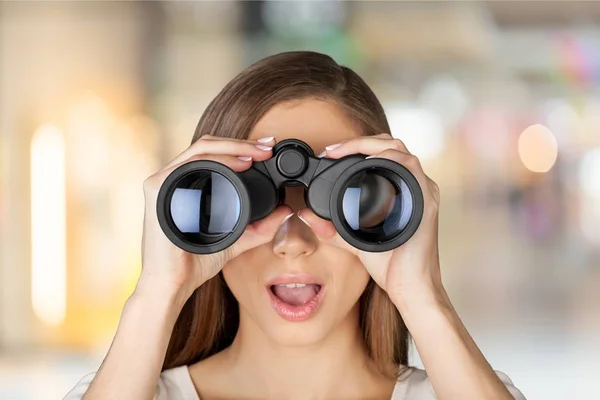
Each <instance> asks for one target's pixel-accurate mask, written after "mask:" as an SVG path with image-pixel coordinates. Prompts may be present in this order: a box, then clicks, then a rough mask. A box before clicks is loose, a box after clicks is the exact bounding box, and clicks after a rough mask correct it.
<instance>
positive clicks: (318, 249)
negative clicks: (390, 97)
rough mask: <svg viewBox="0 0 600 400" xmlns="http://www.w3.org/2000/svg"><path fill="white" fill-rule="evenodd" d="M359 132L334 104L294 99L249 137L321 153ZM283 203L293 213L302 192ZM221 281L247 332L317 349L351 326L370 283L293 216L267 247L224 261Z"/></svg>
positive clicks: (290, 193)
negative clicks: (292, 142) (301, 144)
mask: <svg viewBox="0 0 600 400" xmlns="http://www.w3.org/2000/svg"><path fill="white" fill-rule="evenodd" d="M360 134H361V132H360V130H359V128H358V127H357V126H355V125H354V124H353V123H352V121H351V120H350V119H349V118H348V117H346V116H345V114H344V113H343V111H342V110H341V108H340V107H339V106H338V105H336V104H335V103H333V102H329V101H321V100H299V101H293V102H286V103H281V104H279V105H277V106H275V107H273V108H272V109H271V110H270V111H268V112H267V113H266V114H265V115H264V116H263V117H262V119H261V120H260V121H259V122H258V123H257V124H256V126H255V128H254V129H253V130H252V132H251V134H250V138H252V139H259V138H261V137H268V136H274V137H275V138H276V140H277V141H281V140H283V139H287V138H296V139H300V140H303V141H305V142H306V143H308V144H309V145H310V146H311V147H312V148H313V150H314V151H315V154H319V153H320V152H321V151H322V150H324V148H325V146H327V145H330V144H334V143H338V142H340V141H342V140H345V139H349V138H352V137H356V136H359V135H360ZM285 197H286V198H285V203H286V204H287V205H289V206H290V207H291V208H292V209H293V210H294V212H297V211H299V210H300V209H302V208H305V207H306V204H305V203H304V197H303V188H302V187H294V188H286V196H285ZM223 276H224V278H225V281H226V282H227V284H228V286H229V288H230V289H231V291H232V293H233V294H234V295H235V297H236V299H237V300H238V302H239V305H240V321H241V324H242V326H244V329H250V330H251V331H255V332H260V331H262V332H263V333H264V334H265V335H267V336H268V338H269V339H271V340H273V341H275V342H277V343H280V344H283V345H306V344H312V343H317V342H319V341H321V340H322V339H324V338H325V337H327V336H328V335H329V334H330V333H331V332H333V331H334V330H336V329H344V327H355V326H356V323H357V316H358V299H359V298H360V296H361V294H362V293H363V291H364V290H365V287H366V285H367V283H368V282H369V275H368V273H367V271H366V270H365V268H364V267H363V265H362V263H361V262H360V261H359V260H358V259H357V258H356V257H355V256H354V255H352V254H350V253H349V252H347V251H345V250H342V249H339V248H337V247H333V246H330V245H325V244H323V243H322V242H319V241H318V239H317V238H316V237H315V235H314V234H313V232H312V231H311V229H310V228H309V227H308V226H307V225H306V224H304V223H303V222H302V221H301V220H300V219H299V218H298V217H297V216H296V214H294V216H293V217H291V218H289V219H288V220H287V221H286V222H284V223H283V224H282V225H281V226H280V227H279V230H278V232H277V233H276V235H275V237H274V239H273V241H272V242H271V243H268V244H265V245H263V246H260V247H257V248H255V249H252V250H250V251H247V252H245V253H243V254H242V255H240V256H239V257H237V258H235V259H233V260H231V261H230V262H228V263H227V264H226V265H225V267H224V268H223ZM294 283H298V284H300V285H294ZM303 285H305V286H303ZM255 328H258V329H255Z"/></svg>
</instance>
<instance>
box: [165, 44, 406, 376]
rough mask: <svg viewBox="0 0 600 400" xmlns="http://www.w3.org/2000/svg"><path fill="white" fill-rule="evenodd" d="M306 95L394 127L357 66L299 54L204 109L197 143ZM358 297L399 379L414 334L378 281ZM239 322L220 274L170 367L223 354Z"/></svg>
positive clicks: (189, 313)
mask: <svg viewBox="0 0 600 400" xmlns="http://www.w3.org/2000/svg"><path fill="white" fill-rule="evenodd" d="M303 98H317V99H327V100H330V101H335V102H336V103H337V104H339V105H341V106H342V108H343V109H344V110H345V111H346V112H347V114H348V116H349V117H350V118H352V119H353V120H354V121H355V122H356V123H358V124H359V126H360V128H361V129H362V131H363V134H364V135H373V134H378V133H383V132H389V131H390V129H389V126H388V123H387V119H386V116H385V113H384V111H383V107H382V106H381V104H380V102H379V100H378V99H377V97H376V96H375V94H374V93H373V91H372V90H371V89H370V88H369V86H368V85H367V84H366V83H365V82H364V81H363V80H362V79H361V78H360V77H359V76H358V75H357V74H356V73H355V72H354V71H352V70H351V69H350V68H347V67H344V66H341V65H339V64H337V63H336V62H335V61H334V60H333V59H332V58H331V57H329V56H326V55H324V54H319V53H315V52H309V51H297V52H286V53H280V54H276V55H273V56H270V57H267V58H264V59H262V60H260V61H258V62H257V63H255V64H253V65H251V66H250V67H248V68H247V69H246V70H244V71H242V72H241V73H240V74H239V75H238V76H236V77H235V78H234V79H233V80H232V81H231V82H229V83H228V84H227V85H226V86H225V88H223V90H222V91H221V92H220V93H219V94H218V95H217V97H216V98H215V99H214V100H213V101H212V102H211V103H210V104H209V106H208V107H207V109H206V110H205V111H204V114H203V115H202V117H201V119H200V122H199V123H198V127H197V128H196V132H195V133H194V137H193V139H192V143H193V142H195V141H196V140H198V138H200V137H201V136H202V135H213V136H221V137H233V138H237V139H245V138H247V137H248V136H249V134H250V131H251V130H252V128H253V127H254V125H255V124H256V123H257V121H258V120H259V119H260V118H261V117H262V116H263V115H264V114H265V113H266V112H267V111H268V110H269V109H270V108H271V107H273V106H274V105H275V104H278V103H280V102H283V101H287V100H298V99H303ZM359 301H360V327H361V331H362V334H363V337H364V343H365V347H366V349H367V352H368V354H369V356H370V357H371V358H372V359H373V361H374V362H375V364H376V365H377V366H378V368H379V370H380V371H381V372H382V373H384V374H385V375H387V376H395V375H396V372H397V371H398V367H399V366H400V365H406V364H407V363H408V343H409V333H408V330H407V328H406V326H405V325H404V321H403V320H402V317H401V316H400V314H399V312H398V310H397V309H396V307H395V306H394V305H393V303H392V302H391V301H390V299H389V297H388V296H387V294H386V293H385V291H383V290H382V289H381V288H380V287H379V286H378V285H377V284H375V282H374V281H373V280H372V279H371V280H370V282H369V283H368V285H367V288H366V290H365V292H364V293H363V294H362V296H361V298H360V300H359ZM238 325H239V314H238V304H237V301H236V300H235V298H234V297H233V294H232V293H231V291H230V290H229V288H228V287H227V284H226V283H225V281H224V279H223V277H222V274H218V275H217V276H215V277H214V278H212V279H210V280H209V281H207V282H205V283H204V284H203V285H202V286H200V287H199V288H198V289H197V290H196V291H195V292H194V294H193V295H192V296H191V297H190V299H189V300H188V301H187V302H186V304H185V306H184V307H183V310H182V311H181V314H180V315H179V318H178V320H177V322H176V324H175V328H174V330H173V334H172V336H171V340H170V342H169V347H168V350H167V355H166V358H165V362H164V365H163V369H167V368H173V367H176V366H180V365H189V364H193V363H196V362H198V361H200V360H203V359H205V358H207V357H210V356H211V355H213V354H216V353H218V352H219V351H221V350H223V349H224V348H226V347H228V346H229V345H230V344H231V343H232V341H233V338H234V336H235V334H236V332H237V329H238Z"/></svg>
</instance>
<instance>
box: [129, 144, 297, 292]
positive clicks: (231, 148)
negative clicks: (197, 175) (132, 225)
mask: <svg viewBox="0 0 600 400" xmlns="http://www.w3.org/2000/svg"><path fill="white" fill-rule="evenodd" d="M274 144H275V140H274V139H273V138H264V139H259V140H236V139H229V138H221V137H213V136H208V135H205V136H202V137H201V138H200V139H199V140H197V141H196V142H195V143H194V144H192V145H191V146H190V147H189V148H188V149H187V150H185V151H184V152H183V153H181V154H180V155H179V156H177V157H176V158H175V159H174V160H173V161H171V162H170V163H169V164H168V165H167V166H166V167H165V168H164V169H162V170H161V171H159V172H157V173H156V174H154V175H152V176H150V177H149V178H147V179H146V181H145V182H144V195H145V201H146V206H145V215H144V232H143V239H142V266H143V267H142V273H141V276H140V279H139V282H138V287H137V288H136V291H137V292H144V291H151V292H156V290H162V291H164V290H167V293H171V294H172V293H177V294H178V295H179V296H178V297H180V298H179V299H178V300H179V303H181V302H182V301H183V302H185V300H186V299H187V298H188V297H189V296H190V295H191V294H192V293H193V291H194V290H195V289H196V288H198V287H199V286H200V285H201V284H202V283H204V282H206V281H207V280H208V279H210V278H212V277H213V276H215V275H216V274H218V273H219V271H220V270H221V268H222V267H223V266H224V265H225V263H227V261H229V260H230V259H232V258H234V257H236V256H237V255H239V254H241V253H243V252H244V251H246V250H249V249H251V248H253V247H256V246H259V245H261V244H263V243H267V242H269V241H271V240H272V238H273V236H274V234H275V232H276V230H277V228H278V227H279V225H280V224H281V222H282V221H283V220H284V219H285V217H286V216H288V215H290V214H292V210H291V209H290V208H289V207H286V206H280V207H279V208H277V209H276V210H275V211H274V212H273V213H271V214H270V215H269V216H268V217H267V218H264V219H262V220H260V221H258V222H255V223H253V224H250V225H248V227H247V228H246V230H245V232H244V233H243V234H242V236H241V237H240V238H239V239H238V240H237V241H236V242H235V243H234V244H233V245H231V246H230V247H228V248H227V249H225V250H223V251H221V252H218V253H214V254H208V255H197V254H192V253H188V252H186V251H184V250H182V249H180V248H179V247H177V246H175V245H174V244H173V243H171V241H170V240H169V239H168V238H167V237H166V236H165V234H164V233H163V231H162V229H161V228H160V225H159V223H158V219H157V215H156V201H157V196H158V192H159V190H160V187H161V185H162V183H163V182H164V181H165V179H166V178H167V176H168V175H169V174H170V173H171V172H173V171H174V170H175V169H176V168H178V167H179V166H181V165H183V164H185V163H188V162H190V161H194V160H213V161H217V162H219V163H222V164H225V165H226V166H228V167H229V168H231V169H232V170H234V171H236V172H241V171H244V170H247V169H248V168H249V167H250V166H251V165H252V161H264V160H267V159H269V158H270V157H271V156H272V150H271V149H272V146H274ZM163 293H164V292H163Z"/></svg>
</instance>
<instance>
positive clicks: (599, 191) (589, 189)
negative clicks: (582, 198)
mask: <svg viewBox="0 0 600 400" xmlns="http://www.w3.org/2000/svg"><path fill="white" fill-rule="evenodd" d="M579 184H580V185H581V189H582V190H583V191H584V193H585V194H587V195H588V196H590V197H593V198H595V199H597V200H598V201H600V147H597V148H595V149H592V150H590V151H588V152H587V153H586V154H585V156H584V157H583V160H582V161H581V164H580V167H579Z"/></svg>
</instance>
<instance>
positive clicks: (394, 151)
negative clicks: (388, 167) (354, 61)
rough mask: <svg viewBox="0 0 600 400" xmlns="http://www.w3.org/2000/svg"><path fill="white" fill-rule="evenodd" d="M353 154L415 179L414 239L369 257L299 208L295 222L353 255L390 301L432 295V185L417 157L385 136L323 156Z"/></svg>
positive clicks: (435, 280)
mask: <svg viewBox="0 0 600 400" xmlns="http://www.w3.org/2000/svg"><path fill="white" fill-rule="evenodd" d="M357 153H359V154H364V155H367V156H369V157H381V158H387V159H390V160H393V161H395V162H397V163H399V164H401V165H403V166H404V167H406V168H407V169H408V170H409V171H410V172H411V173H412V174H413V175H414V176H415V178H416V179H417V181H418V183H419V185H420V186H421V190H422V191H423V198H424V203H425V204H424V211H423V219H422V221H421V224H420V225H419V228H418V229H417V231H416V232H415V234H414V236H413V237H412V238H410V239H409V240H408V241H407V242H406V243H404V244H403V245H402V246H400V247H398V248H396V249H394V250H391V251H387V252H382V253H369V252H365V251H360V250H358V249H356V248H354V247H352V246H351V245H350V244H348V243H347V242H346V241H345V240H343V239H342V238H341V237H340V236H339V235H338V234H337V232H336V230H335V227H334V226H333V223H331V222H329V221H326V220H324V219H321V218H319V217H317V216H316V215H315V214H314V213H313V212H311V211H310V210H309V209H303V210H301V213H300V214H299V216H300V218H301V219H303V220H304V221H305V222H306V223H307V224H308V225H309V226H310V227H311V228H312V229H313V231H314V232H315V234H317V236H319V238H320V239H321V240H323V241H325V242H326V243H329V244H333V245H336V246H339V247H342V248H344V249H346V250H348V251H350V252H352V253H354V254H355V255H356V256H357V257H358V258H359V259H360V260H361V261H362V263H363V264H364V266H365V268H366V269H367V271H368V272H369V274H370V275H371V277H372V278H373V280H374V281H375V282H376V283H377V284H378V285H379V286H381V288H383V289H384V290H385V291H386V292H387V293H388V295H389V296H390V298H391V299H392V301H393V302H394V303H396V304H399V303H403V302H404V300H405V299H406V298H414V297H415V295H416V294H417V293H418V294H419V295H422V294H423V293H424V291H426V292H428V293H429V294H431V293H433V292H435V291H436V290H437V289H438V288H440V287H441V276H440V268H439V258H438V208H439V202H440V196H439V189H438V186H437V184H436V183H435V182H433V181H432V180H431V179H429V178H428V177H427V175H425V173H424V172H423V169H422V168H421V164H420V162H419V160H418V158H417V157H415V156H414V155H412V154H410V153H409V151H408V150H407V148H406V146H405V145H404V143H402V142H401V141H400V140H398V139H394V138H393V137H392V136H391V135H389V134H381V135H376V136H362V137H359V138H353V139H349V140H347V141H345V142H342V143H339V144H337V145H331V146H328V149H326V156H327V157H328V158H333V159H337V158H341V157H344V156H347V155H349V154H357Z"/></svg>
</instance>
